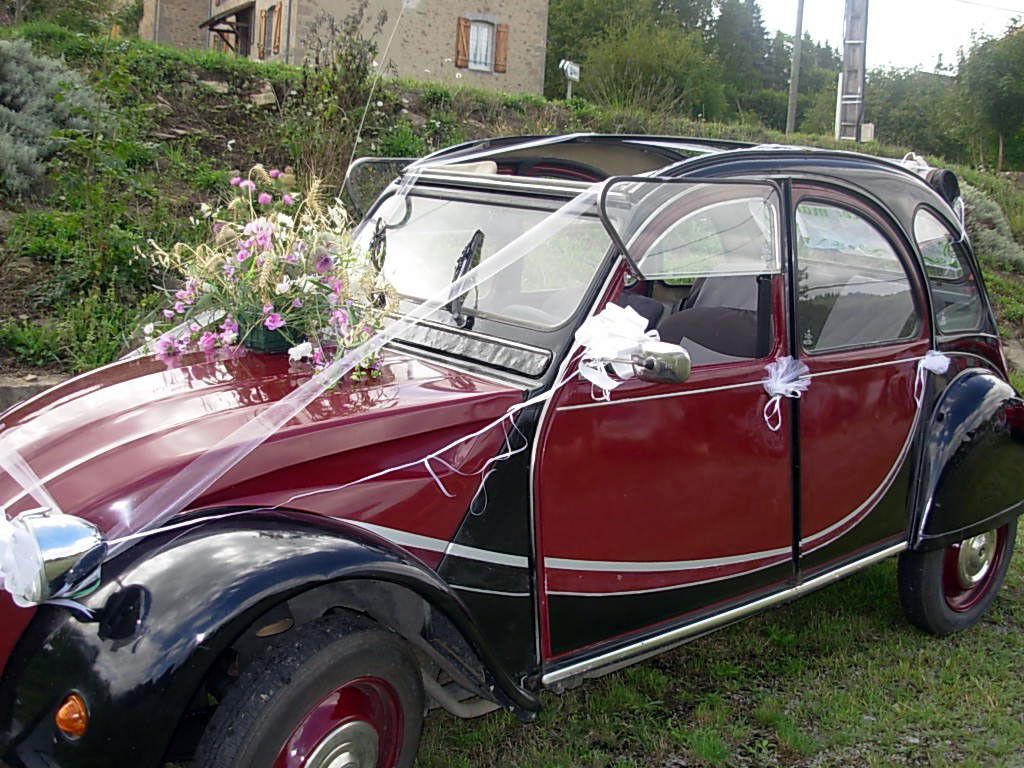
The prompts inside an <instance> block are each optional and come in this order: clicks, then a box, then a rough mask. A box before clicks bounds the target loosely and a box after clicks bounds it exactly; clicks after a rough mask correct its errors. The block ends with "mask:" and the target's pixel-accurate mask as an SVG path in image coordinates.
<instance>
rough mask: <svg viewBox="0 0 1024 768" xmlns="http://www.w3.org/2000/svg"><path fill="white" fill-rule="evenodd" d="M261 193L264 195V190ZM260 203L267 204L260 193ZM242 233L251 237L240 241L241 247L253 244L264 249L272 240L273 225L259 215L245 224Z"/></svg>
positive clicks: (249, 246) (268, 246) (250, 246)
mask: <svg viewBox="0 0 1024 768" xmlns="http://www.w3.org/2000/svg"><path fill="white" fill-rule="evenodd" d="M263 194H264V195H265V194H266V192H264V193H263ZM260 203H262V204H263V205H268V204H269V203H264V202H263V195H260ZM242 234H244V235H252V237H249V238H248V239H246V240H244V241H243V242H242V247H243V248H252V247H253V245H254V244H255V245H258V246H259V247H260V248H261V249H262V250H264V251H265V250H267V249H269V248H270V246H271V244H272V243H273V241H274V225H273V224H271V223H270V222H269V221H268V220H267V219H265V218H263V217H262V216H261V217H260V218H258V219H254V220H253V221H250V222H249V223H248V224H246V225H245V229H244V230H243V231H242Z"/></svg>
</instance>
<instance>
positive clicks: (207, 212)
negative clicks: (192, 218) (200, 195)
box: [199, 203, 213, 219]
mask: <svg viewBox="0 0 1024 768" xmlns="http://www.w3.org/2000/svg"><path fill="white" fill-rule="evenodd" d="M199 212H200V213H202V214H203V217H204V218H207V219H208V218H210V216H211V215H213V206H212V205H210V204H209V203H202V204H200V206H199Z"/></svg>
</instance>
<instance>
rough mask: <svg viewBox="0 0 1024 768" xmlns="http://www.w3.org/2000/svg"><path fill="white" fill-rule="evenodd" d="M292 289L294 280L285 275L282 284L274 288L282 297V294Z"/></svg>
mask: <svg viewBox="0 0 1024 768" xmlns="http://www.w3.org/2000/svg"><path fill="white" fill-rule="evenodd" d="M291 289H292V279H291V278H290V277H288V275H285V276H284V277H282V278H281V282H280V283H278V284H277V285H275V286H274V290H275V291H277V293H278V294H279V295H280V294H282V293H288V291H290V290H291Z"/></svg>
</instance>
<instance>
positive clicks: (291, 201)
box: [281, 193, 295, 205]
mask: <svg viewBox="0 0 1024 768" xmlns="http://www.w3.org/2000/svg"><path fill="white" fill-rule="evenodd" d="M281 200H282V201H283V202H284V204H285V205H294V204H295V198H294V197H292V196H291V195H289V194H287V193H286V194H285V195H283V196H282V197H281Z"/></svg>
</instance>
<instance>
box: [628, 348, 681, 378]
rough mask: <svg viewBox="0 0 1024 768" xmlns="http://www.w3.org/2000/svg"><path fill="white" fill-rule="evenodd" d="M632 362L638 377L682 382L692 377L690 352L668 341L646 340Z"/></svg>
mask: <svg viewBox="0 0 1024 768" xmlns="http://www.w3.org/2000/svg"><path fill="white" fill-rule="evenodd" d="M630 362H632V363H633V371H634V373H635V374H636V377H637V378H638V379H642V380H644V381H656V382H661V383H663V384H681V383H682V382H684V381H686V380H687V379H688V378H689V377H690V353H689V352H687V351H686V350H685V349H683V348H682V347H681V346H679V345H678V344H670V343H669V342H667V341H645V342H643V343H642V344H641V345H640V349H639V351H637V352H634V353H633V355H632V358H631V360H630Z"/></svg>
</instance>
